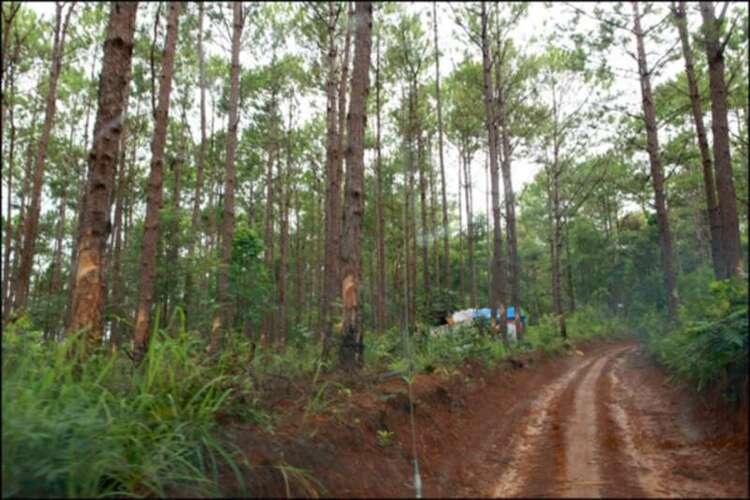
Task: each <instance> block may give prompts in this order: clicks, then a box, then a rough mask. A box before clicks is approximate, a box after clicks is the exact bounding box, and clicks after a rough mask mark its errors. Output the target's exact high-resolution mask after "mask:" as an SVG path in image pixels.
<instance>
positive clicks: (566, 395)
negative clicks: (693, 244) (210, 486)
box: [226, 341, 748, 498]
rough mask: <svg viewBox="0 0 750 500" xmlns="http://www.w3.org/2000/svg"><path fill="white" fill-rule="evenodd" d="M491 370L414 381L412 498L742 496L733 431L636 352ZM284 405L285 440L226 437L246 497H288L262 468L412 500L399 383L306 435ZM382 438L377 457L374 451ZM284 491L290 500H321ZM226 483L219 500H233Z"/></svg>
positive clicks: (298, 485) (741, 459)
mask: <svg viewBox="0 0 750 500" xmlns="http://www.w3.org/2000/svg"><path fill="white" fill-rule="evenodd" d="M505 364H506V367H505V368H504V369H498V370H494V371H491V372H487V371H483V370H482V367H481V364H480V363H473V364H471V363H469V364H467V365H466V366H463V367H462V368H461V370H457V371H456V372H454V373H453V374H452V375H450V376H447V377H446V376H444V375H437V374H420V375H418V376H417V377H416V378H415V382H414V385H413V390H414V408H415V409H414V413H415V424H416V434H417V442H416V445H417V451H418V458H419V465H420V470H421V483H422V494H423V496H425V497H623V498H633V497H677V498H684V497H694V498H695V497H732V498H736V497H747V496H748V483H747V476H748V461H747V460H748V452H747V446H746V444H747V437H746V434H745V432H746V431H745V430H740V431H739V432H738V431H737V429H736V428H733V427H732V420H731V418H732V415H731V411H729V410H728V409H727V408H725V407H723V406H721V405H717V404H713V405H704V404H703V403H701V402H700V399H699V398H697V397H696V395H695V392H694V391H693V390H692V388H688V387H686V386H684V385H681V384H673V383H670V382H669V381H668V380H667V376H666V374H665V372H664V370H663V369H661V368H659V367H658V366H656V365H655V364H654V362H653V361H652V360H650V359H649V357H648V356H647V355H646V354H645V352H643V351H642V350H641V348H640V347H639V346H638V345H637V344H636V343H634V342H622V341H620V342H605V341H600V342H593V343H589V344H586V345H579V347H578V350H575V351H573V352H571V353H569V354H568V355H561V356H556V357H553V358H551V359H545V357H544V356H543V355H541V354H540V353H534V354H528V355H525V356H522V357H519V358H517V359H515V360H513V361H510V360H508V361H506V362H505ZM350 383H352V382H351V381H350ZM286 398H287V399H286V400H283V401H286V403H285V404H286V406H285V408H287V409H289V408H292V409H294V408H296V412H295V411H292V412H290V413H289V414H290V415H291V416H292V417H295V416H296V420H295V419H294V418H290V419H289V421H288V422H287V424H286V427H283V428H279V429H277V431H276V432H274V433H273V435H271V434H264V433H263V432H259V431H258V430H257V429H255V428H253V429H251V430H244V429H242V428H240V429H239V430H238V433H237V440H238V443H240V446H241V448H242V449H243V450H245V451H246V452H247V454H248V456H249V457H250V461H251V463H252V464H254V467H253V468H252V472H251V474H250V475H249V476H248V481H249V483H248V484H251V485H252V486H253V491H254V494H256V495H259V496H286V495H288V494H289V491H288V490H285V489H284V488H285V486H284V485H288V484H290V483H288V482H287V481H288V478H287V477H286V476H283V477H281V473H280V472H278V470H277V469H276V468H274V467H269V465H270V464H277V463H284V464H289V465H291V466H294V467H299V468H302V469H305V470H307V471H309V474H310V475H311V476H312V477H315V478H317V479H318V480H320V481H321V484H322V485H324V487H325V489H326V492H327V494H330V495H335V496H338V497H411V496H413V495H414V488H413V482H412V479H413V475H412V471H413V468H412V464H413V462H412V444H413V443H412V439H411V436H412V433H411V426H410V419H409V408H410V405H409V399H408V397H407V396H406V386H405V383H404V381H403V380H401V379H396V378H391V379H389V380H387V381H386V382H383V383H380V384H378V385H376V386H367V385H360V386H359V388H358V389H357V390H356V391H355V392H354V393H353V394H352V396H351V398H347V399H346V401H347V403H345V404H346V405H348V406H342V407H341V412H340V413H338V414H334V413H332V414H331V415H330V416H328V417H325V416H323V415H318V416H317V417H316V418H314V419H310V420H309V421H307V420H306V415H307V413H306V411H307V410H306V409H305V407H304V406H300V407H297V406H294V404H295V403H294V402H293V401H292V400H290V399H289V396H288V395H287V396H286ZM340 415H346V418H341V417H340ZM737 416H738V415H735V420H736V417H737ZM384 431H387V433H388V434H385V435H386V436H391V438H392V442H391V443H390V444H384V443H383V442H381V441H379V440H377V438H376V436H378V437H379V436H381V435H383V433H384ZM226 477H227V478H230V477H231V474H230V473H229V472H228V473H227V475H226ZM296 477H297V479H296V482H293V484H292V486H291V487H292V488H293V491H292V494H293V495H305V496H306V495H312V494H313V493H311V492H315V494H318V493H321V491H319V490H317V489H316V488H317V487H316V486H314V485H312V483H310V482H309V481H305V480H301V479H299V476H296ZM226 482H227V485H226V488H227V490H226V493H227V496H236V495H237V494H239V493H240V492H239V490H234V489H231V488H232V486H231V485H232V483H231V481H229V480H227V481H226ZM287 487H288V486H287Z"/></svg>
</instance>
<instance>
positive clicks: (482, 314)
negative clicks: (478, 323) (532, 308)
mask: <svg viewBox="0 0 750 500" xmlns="http://www.w3.org/2000/svg"><path fill="white" fill-rule="evenodd" d="M491 317H492V313H491V312H490V309H489V308H488V307H485V308H484V309H476V310H475V311H474V319H477V318H484V319H487V320H489V319H490V318H491ZM496 318H497V319H498V320H499V319H500V311H499V310H497V316H496ZM507 319H508V320H509V321H513V320H515V319H516V310H515V308H514V307H513V306H510V307H509V308H508V310H507ZM521 319H522V320H524V319H526V315H525V314H524V313H523V311H521Z"/></svg>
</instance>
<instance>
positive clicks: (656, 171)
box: [632, 2, 734, 320]
mask: <svg viewBox="0 0 750 500" xmlns="http://www.w3.org/2000/svg"><path fill="white" fill-rule="evenodd" d="M632 6H633V14H634V19H633V22H634V33H635V39H636V45H637V49H638V72H639V73H640V77H641V96H642V98H643V114H644V119H645V123H646V137H647V141H646V149H647V150H648V156H649V160H650V163H651V180H652V183H653V186H654V201H655V205H656V221H657V224H658V226H659V243H660V246H661V261H662V271H663V273H664V288H665V291H666V294H667V309H668V313H669V317H670V318H671V319H672V320H674V319H676V317H677V304H678V298H677V289H676V283H675V271H674V263H673V254H672V235H671V232H670V229H669V217H668V213H667V205H666V195H665V194H664V171H663V170H662V166H661V158H660V157H659V139H658V136H657V131H656V110H655V109H654V99H653V96H652V93H651V76H650V72H649V70H648V65H647V62H646V49H645V48H644V44H643V31H642V30H641V15H640V12H639V9H638V2H633V3H632ZM732 200H734V196H733V197H732Z"/></svg>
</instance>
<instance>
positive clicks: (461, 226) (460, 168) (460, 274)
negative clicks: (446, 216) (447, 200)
mask: <svg viewBox="0 0 750 500" xmlns="http://www.w3.org/2000/svg"><path fill="white" fill-rule="evenodd" d="M462 171H463V152H462V151H461V146H460V145H459V148H458V245H459V246H458V278H459V284H460V287H461V294H460V295H459V298H458V303H459V304H460V305H461V307H463V306H464V304H465V303H466V279H465V277H464V223H463V207H464V205H463V202H462V199H463V197H462V196H461V188H462V187H463V184H462V183H461V180H462V179H461V175H462V174H461V172H462Z"/></svg>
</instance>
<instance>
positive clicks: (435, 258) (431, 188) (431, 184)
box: [427, 134, 442, 290]
mask: <svg viewBox="0 0 750 500" xmlns="http://www.w3.org/2000/svg"><path fill="white" fill-rule="evenodd" d="M427 151H429V153H430V154H429V157H428V162H427V165H428V166H429V167H428V169H429V174H428V177H427V182H428V185H427V186H428V187H427V189H428V192H429V196H430V209H429V211H430V228H431V230H432V231H431V233H430V237H431V238H432V240H433V241H432V244H431V245H430V246H431V247H432V262H433V264H435V287H436V289H437V290H441V289H442V284H441V278H442V276H441V272H440V249H439V247H440V245H438V244H435V241H434V238H435V235H436V234H437V232H438V226H437V220H436V217H435V212H436V210H435V208H436V205H437V201H436V200H435V198H436V197H435V171H434V169H433V168H432V166H433V158H432V134H430V135H429V136H427Z"/></svg>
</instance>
